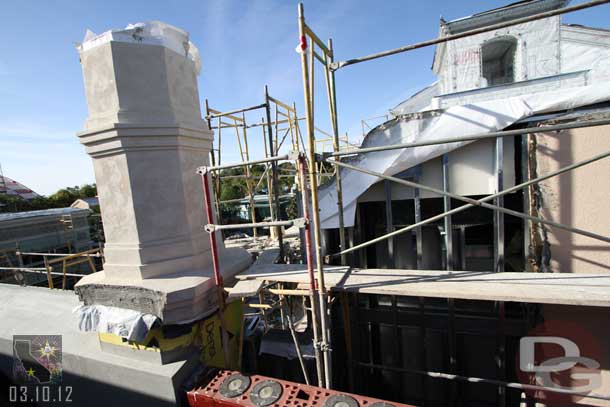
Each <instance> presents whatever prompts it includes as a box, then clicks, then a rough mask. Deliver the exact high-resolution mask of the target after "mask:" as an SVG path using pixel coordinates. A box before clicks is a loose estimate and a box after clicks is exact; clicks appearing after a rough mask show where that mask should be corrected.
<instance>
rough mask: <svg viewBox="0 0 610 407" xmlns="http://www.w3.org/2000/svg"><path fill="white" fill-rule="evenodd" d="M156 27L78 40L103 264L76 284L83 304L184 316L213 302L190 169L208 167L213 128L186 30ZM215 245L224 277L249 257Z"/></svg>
mask: <svg viewBox="0 0 610 407" xmlns="http://www.w3.org/2000/svg"><path fill="white" fill-rule="evenodd" d="M153 24H160V27H161V29H158V26H153V27H152V29H151V28H150V27H149V26H144V28H142V27H139V28H135V29H132V31H129V30H124V31H120V32H116V31H110V32H108V33H105V34H102V35H100V36H97V37H95V38H93V39H90V40H89V41H87V42H85V43H84V44H82V45H81V47H80V58H81V64H82V68H83V76H84V82H85V93H86V97H87V105H88V110H89V116H88V118H87V121H86V122H85V130H84V131H83V132H81V133H79V134H78V137H79V139H80V141H81V143H82V144H83V145H84V146H85V148H86V151H87V153H88V154H89V155H90V156H91V158H92V159H93V166H94V170H95V179H96V183H97V188H98V195H99V200H100V209H101V214H102V219H103V223H104V232H105V236H106V246H105V257H106V263H105V265H104V270H103V271H101V272H98V273H95V274H92V275H89V276H86V277H84V278H82V279H81V280H80V282H79V283H78V284H77V285H76V288H75V290H76V292H77V294H78V295H79V297H80V299H81V300H82V301H83V302H84V303H85V304H86V305H91V304H101V305H110V306H115V307H121V308H128V309H134V310H137V311H140V312H143V313H150V314H154V315H157V316H158V317H159V318H161V319H162V320H163V323H164V324H172V323H186V322H189V321H193V320H196V319H199V318H202V317H204V316H206V315H207V314H210V313H211V312H213V311H214V310H215V308H216V300H217V296H216V294H215V293H214V291H213V290H212V289H213V287H214V279H213V271H212V264H211V253H210V244H209V237H208V235H207V232H205V231H204V230H203V225H204V224H205V223H206V222H205V215H204V204H203V192H202V186H201V178H200V176H198V175H197V174H196V172H195V171H196V168H197V167H198V166H201V165H207V164H208V160H209V152H210V150H211V148H212V139H213V133H212V131H210V129H209V128H208V127H207V124H206V122H205V121H204V120H202V118H201V110H200V104H199V92H198V88H197V74H198V72H197V70H198V68H197V64H196V62H197V61H196V60H194V58H193V56H192V55H193V54H194V53H193V46H192V44H190V42H188V35H187V34H186V33H185V32H183V31H181V30H179V29H177V28H174V27H171V26H167V25H163V24H162V23H153ZM125 32H127V35H125ZM172 41H173V42H172ZM174 44H178V46H172V45H174ZM180 46H181V47H182V50H181V49H180ZM195 51H196V49H195ZM195 55H196V53H195ZM219 240H220V241H221V242H222V239H219ZM219 250H220V265H221V268H222V273H223V275H224V276H225V278H226V279H230V277H232V276H233V275H234V274H235V273H237V272H239V271H241V270H243V269H244V268H245V267H247V266H248V265H249V263H250V256H249V255H248V253H247V252H246V251H245V250H242V249H237V250H235V249H233V248H231V249H226V248H225V247H224V245H223V244H222V243H221V244H220V247H219Z"/></svg>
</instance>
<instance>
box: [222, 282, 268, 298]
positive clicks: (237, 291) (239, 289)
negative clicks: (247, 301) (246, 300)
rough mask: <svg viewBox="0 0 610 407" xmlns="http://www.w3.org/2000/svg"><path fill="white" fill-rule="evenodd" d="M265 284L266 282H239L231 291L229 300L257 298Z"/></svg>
mask: <svg viewBox="0 0 610 407" xmlns="http://www.w3.org/2000/svg"><path fill="white" fill-rule="evenodd" d="M264 284H265V281H264V280H256V279H251V280H238V281H237V283H235V285H234V286H233V287H231V288H230V289H229V295H228V298H243V297H252V296H256V295H258V292H259V291H260V289H261V288H262V287H263V285H264Z"/></svg>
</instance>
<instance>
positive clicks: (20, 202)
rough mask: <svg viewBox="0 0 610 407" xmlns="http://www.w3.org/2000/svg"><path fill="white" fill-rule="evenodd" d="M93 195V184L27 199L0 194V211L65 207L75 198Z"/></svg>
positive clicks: (95, 194) (94, 189)
mask: <svg viewBox="0 0 610 407" xmlns="http://www.w3.org/2000/svg"><path fill="white" fill-rule="evenodd" d="M95 196H97V187H96V185H95V184H85V185H81V186H74V187H66V188H62V189H60V190H58V191H57V192H55V193H54V194H51V195H49V196H39V197H36V198H34V199H31V200H29V201H27V200H25V199H22V198H21V197H18V196H14V195H6V194H0V212H22V211H35V210H41V209H50V208H66V207H68V206H70V205H71V204H72V203H73V202H74V201H76V200H77V199H82V198H94V197H95Z"/></svg>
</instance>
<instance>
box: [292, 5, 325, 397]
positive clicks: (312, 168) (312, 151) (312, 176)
mask: <svg viewBox="0 0 610 407" xmlns="http://www.w3.org/2000/svg"><path fill="white" fill-rule="evenodd" d="M299 38H300V41H301V68H302V73H303V91H304V97H305V117H306V124H307V145H308V148H309V151H308V156H309V182H310V184H311V207H312V216H313V228H314V238H315V240H314V245H315V253H316V265H317V277H318V298H319V299H320V321H321V327H320V329H321V339H322V340H321V342H320V343H319V344H316V345H317V346H319V347H321V351H322V356H323V359H324V384H325V386H324V387H326V388H331V369H332V368H331V358H330V346H329V343H328V327H327V325H328V315H327V312H326V295H327V293H326V286H325V284H324V269H323V265H322V248H321V247H320V213H319V208H318V181H317V178H316V145H315V144H316V143H315V139H314V133H313V131H314V124H313V112H312V108H311V95H310V88H309V85H310V84H309V73H308V71H309V69H308V66H307V54H306V52H305V50H306V49H307V39H306V33H305V17H304V15H303V4H302V3H299ZM312 46H313V44H312ZM312 68H313V67H312Z"/></svg>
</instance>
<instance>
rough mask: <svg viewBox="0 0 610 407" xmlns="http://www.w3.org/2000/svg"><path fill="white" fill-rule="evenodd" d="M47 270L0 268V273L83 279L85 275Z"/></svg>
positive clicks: (39, 268) (36, 268) (38, 268)
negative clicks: (12, 272)
mask: <svg viewBox="0 0 610 407" xmlns="http://www.w3.org/2000/svg"><path fill="white" fill-rule="evenodd" d="M50 269H51V267H49V269H46V268H42V267H0V271H20V272H22V273H34V274H42V275H44V276H46V275H47V273H48V274H51V275H53V276H67V277H85V275H86V274H74V273H62V272H59V271H50Z"/></svg>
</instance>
